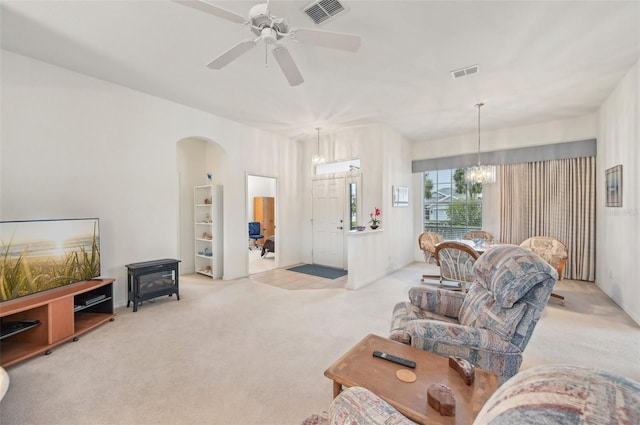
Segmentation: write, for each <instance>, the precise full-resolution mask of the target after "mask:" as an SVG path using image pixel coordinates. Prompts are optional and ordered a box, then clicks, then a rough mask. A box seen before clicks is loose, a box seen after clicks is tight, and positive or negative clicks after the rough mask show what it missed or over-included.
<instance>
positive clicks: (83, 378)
mask: <svg viewBox="0 0 640 425" xmlns="http://www.w3.org/2000/svg"><path fill="white" fill-rule="evenodd" d="M424 270H425V265H424V264H420V263H414V264H411V265H409V266H408V267H405V268H403V269H401V270H399V271H397V272H395V273H393V274H391V275H389V276H387V277H384V278H382V279H380V280H378V281H376V282H374V283H372V284H370V285H368V286H366V287H364V288H362V289H360V290H357V291H351V290H347V289H343V288H330V289H309V290H288V289H283V288H279V287H275V286H273V285H272V284H268V283H266V282H263V281H262V280H261V278H260V276H259V275H254V276H252V277H251V278H243V279H237V280H233V281H212V280H210V279H207V278H206V277H204V276H196V275H189V276H182V277H181V281H180V284H181V288H180V298H181V299H180V301H177V300H176V298H175V297H171V298H170V297H162V298H158V299H157V300H156V302H154V303H144V304H143V305H142V306H141V307H140V308H139V309H138V312H137V313H133V312H132V311H131V308H129V309H126V308H119V309H117V314H118V316H117V317H116V320H115V321H114V322H110V323H106V324H105V325H103V326H101V327H99V328H97V329H95V330H93V331H91V332H89V333H87V334H86V335H83V336H82V337H81V338H80V340H79V341H77V342H70V343H66V344H63V345H62V346H60V347H57V348H55V349H54V350H53V353H52V354H51V355H49V356H38V357H36V358H33V359H31V360H28V361H26V362H23V363H20V364H18V365H15V366H12V367H9V368H8V372H9V375H10V378H11V384H10V387H9V391H8V392H7V394H6V396H5V397H4V399H3V400H2V402H0V423H1V424H2V425H24V424H65V425H71V424H177V425H180V424H189V425H192V424H285V425H286V424H299V423H300V422H301V421H302V420H303V419H304V418H306V417H307V416H308V415H310V414H311V413H320V412H322V411H324V410H326V409H327V407H328V405H329V403H330V402H331V394H332V385H331V381H330V380H329V379H327V378H326V377H324V376H323V373H324V371H325V369H326V368H327V367H328V366H329V365H330V364H331V363H333V362H334V361H335V360H336V359H338V358H339V357H340V356H341V355H342V354H344V352H346V351H347V350H348V349H349V348H350V347H351V346H353V345H354V344H355V343H357V342H358V341H359V340H360V339H362V338H363V337H364V336H365V335H367V334H369V333H373V334H378V335H382V336H386V335H387V334H388V330H389V324H390V320H391V309H392V307H393V305H394V304H395V303H396V302H397V301H401V300H405V299H406V294H407V291H408V290H409V288H410V287H412V286H415V285H420V275H421V273H422V272H423V271H424ZM289 273H294V272H289ZM273 276H274V278H275V279H281V278H282V276H283V275H279V274H275V273H274V274H273ZM263 278H264V276H263ZM119 284H120V285H124V284H125V283H123V282H119ZM556 291H557V292H559V293H561V294H563V295H565V296H566V298H567V299H566V305H565V306H564V307H563V306H561V305H560V304H559V303H557V302H555V301H553V300H551V301H550V302H549V305H548V306H547V308H546V309H545V312H544V315H543V317H542V318H541V320H540V322H539V323H538V326H537V328H536V330H535V332H534V334H533V337H532V339H531V340H530V342H529V345H528V347H527V349H526V351H525V353H524V363H523V365H522V368H523V369H526V368H529V367H532V366H534V365H538V364H543V363H573V364H581V365H587V366H594V367H599V368H603V369H607V370H610V371H612V372H615V373H618V374H622V375H625V376H628V377H630V378H632V379H635V380H637V381H640V365H639V363H638V358H640V327H639V326H638V325H637V324H635V323H634V322H633V321H632V320H631V319H630V318H629V317H628V316H627V315H626V314H625V313H624V312H622V310H621V309H620V308H619V307H617V306H616V304H615V303H613V302H612V301H611V300H610V299H609V298H608V297H607V296H605V295H604V294H603V293H602V292H601V291H600V290H599V289H598V288H597V287H596V286H595V285H594V284H592V283H587V282H575V281H566V280H563V281H560V282H559V283H558V284H557V286H556Z"/></svg>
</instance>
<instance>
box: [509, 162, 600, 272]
mask: <svg viewBox="0 0 640 425" xmlns="http://www.w3.org/2000/svg"><path fill="white" fill-rule="evenodd" d="M595 163H596V162H595V157H585V158H571V159H559V160H552V161H542V162H531V163H523V164H511V165H501V166H499V167H498V173H499V176H500V240H501V241H503V242H505V243H513V244H520V243H521V242H522V241H524V240H525V239H527V238H529V237H531V236H551V237H554V238H556V239H559V240H560V241H562V242H563V243H564V244H565V245H566V246H567V249H568V251H569V261H568V262H567V264H566V266H565V268H564V277H566V278H568V279H576V280H588V281H594V280H595V237H596V236H595V233H596V232H595V195H596V189H595Z"/></svg>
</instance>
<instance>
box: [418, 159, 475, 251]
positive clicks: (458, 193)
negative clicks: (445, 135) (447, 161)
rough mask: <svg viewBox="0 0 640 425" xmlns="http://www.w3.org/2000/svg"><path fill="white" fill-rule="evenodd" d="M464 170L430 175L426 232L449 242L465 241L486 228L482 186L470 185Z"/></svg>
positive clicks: (427, 175) (425, 176) (426, 189)
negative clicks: (483, 215) (483, 220)
mask: <svg viewBox="0 0 640 425" xmlns="http://www.w3.org/2000/svg"><path fill="white" fill-rule="evenodd" d="M464 171H465V170H464V169H462V168H457V169H448V170H438V171H426V172H425V173H424V174H423V183H424V226H423V228H424V231H425V232H434V233H438V234H440V235H442V236H443V237H444V238H445V239H462V236H463V235H464V234H465V233H467V232H468V231H469V230H477V229H480V228H482V185H479V184H474V185H468V184H467V183H466V182H465V180H464Z"/></svg>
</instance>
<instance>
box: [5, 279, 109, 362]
mask: <svg viewBox="0 0 640 425" xmlns="http://www.w3.org/2000/svg"><path fill="white" fill-rule="evenodd" d="M114 281H115V279H95V280H86V281H82V282H76V283H72V284H70V285H65V286H61V287H59V288H55V289H50V290H47V291H44V292H38V293H35V294H32V295H27V296H24V297H21V298H16V299H13V300H9V301H4V302H2V303H0V319H1V320H2V323H3V324H5V323H8V322H21V321H29V320H38V321H39V322H40V323H39V325H36V326H33V327H31V328H28V329H24V330H22V331H21V332H16V333H14V334H11V335H7V336H6V337H4V338H2V339H1V340H0V365H2V366H3V367H6V366H11V365H12V364H15V363H18V362H20V361H22V360H26V359H28V358H30V357H33V356H36V355H38V354H41V353H45V354H49V353H51V349H52V348H53V347H55V346H57V345H60V344H62V343H64V342H67V341H70V340H74V341H76V340H77V339H78V337H79V336H80V335H81V334H83V333H85V332H88V331H90V330H91V329H93V328H95V327H96V326H99V325H101V324H103V323H105V322H108V321H111V320H114V318H115V314H114V313H113V282H114Z"/></svg>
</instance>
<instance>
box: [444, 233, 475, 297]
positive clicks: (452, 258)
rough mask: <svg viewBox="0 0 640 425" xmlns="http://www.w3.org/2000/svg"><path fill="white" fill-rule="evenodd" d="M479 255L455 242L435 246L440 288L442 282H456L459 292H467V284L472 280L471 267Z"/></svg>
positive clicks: (465, 245) (473, 277) (445, 242)
mask: <svg viewBox="0 0 640 425" xmlns="http://www.w3.org/2000/svg"><path fill="white" fill-rule="evenodd" d="M479 256H480V254H478V252H477V251H476V250H474V249H473V248H471V247H470V246H469V245H467V244H464V243H462V242H456V241H444V242H440V243H439V244H437V245H436V261H437V263H438V264H439V265H440V287H441V288H443V287H444V281H449V282H458V283H459V285H460V290H461V291H462V292H463V293H466V292H467V284H471V283H472V282H473V281H474V279H475V276H474V273H473V265H474V264H475V262H476V260H477V259H478V257H479Z"/></svg>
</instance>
